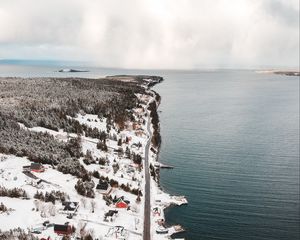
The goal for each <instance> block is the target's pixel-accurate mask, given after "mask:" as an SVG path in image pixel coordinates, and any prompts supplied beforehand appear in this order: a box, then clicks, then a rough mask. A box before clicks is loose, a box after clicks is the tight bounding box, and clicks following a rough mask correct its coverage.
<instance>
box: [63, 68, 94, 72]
mask: <svg viewBox="0 0 300 240" xmlns="http://www.w3.org/2000/svg"><path fill="white" fill-rule="evenodd" d="M58 72H89V70H79V69H71V68H64V69H60V70H58Z"/></svg>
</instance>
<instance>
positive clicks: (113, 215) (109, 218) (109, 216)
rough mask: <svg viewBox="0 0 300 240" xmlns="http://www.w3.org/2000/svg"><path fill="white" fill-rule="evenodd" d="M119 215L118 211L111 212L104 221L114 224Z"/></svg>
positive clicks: (105, 216) (106, 214)
mask: <svg viewBox="0 0 300 240" xmlns="http://www.w3.org/2000/svg"><path fill="white" fill-rule="evenodd" d="M117 215H118V211H116V210H109V211H108V212H107V213H105V215H104V221H106V222H108V221H109V220H110V221H111V222H112V221H114V220H115V218H116V216H117Z"/></svg>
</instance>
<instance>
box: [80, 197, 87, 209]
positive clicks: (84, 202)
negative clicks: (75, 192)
mask: <svg viewBox="0 0 300 240" xmlns="http://www.w3.org/2000/svg"><path fill="white" fill-rule="evenodd" d="M80 201H81V203H82V206H83V207H84V208H86V199H85V198H81V199H80Z"/></svg>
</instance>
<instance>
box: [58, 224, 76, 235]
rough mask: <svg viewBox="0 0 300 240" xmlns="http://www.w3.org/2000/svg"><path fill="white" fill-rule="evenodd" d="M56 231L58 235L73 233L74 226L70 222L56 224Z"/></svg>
mask: <svg viewBox="0 0 300 240" xmlns="http://www.w3.org/2000/svg"><path fill="white" fill-rule="evenodd" d="M54 232H55V233H56V234H57V235H70V234H71V233H72V226H70V225H68V224H64V225H61V224H54Z"/></svg>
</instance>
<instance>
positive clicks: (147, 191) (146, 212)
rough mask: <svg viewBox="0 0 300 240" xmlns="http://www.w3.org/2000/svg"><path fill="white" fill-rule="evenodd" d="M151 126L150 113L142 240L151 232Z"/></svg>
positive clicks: (149, 239)
mask: <svg viewBox="0 0 300 240" xmlns="http://www.w3.org/2000/svg"><path fill="white" fill-rule="evenodd" d="M150 126H151V119H150V114H149V117H148V125H147V130H148V133H149V139H148V142H147V144H146V148H145V182H146V183H145V209H144V234H143V236H144V237H143V239H144V240H151V234H150V229H151V226H150V213H151V204H150V171H149V159H148V157H149V149H150V143H151V139H152V132H151V129H150Z"/></svg>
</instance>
